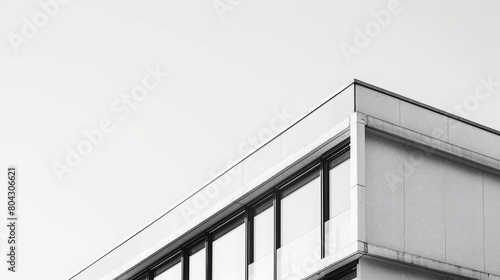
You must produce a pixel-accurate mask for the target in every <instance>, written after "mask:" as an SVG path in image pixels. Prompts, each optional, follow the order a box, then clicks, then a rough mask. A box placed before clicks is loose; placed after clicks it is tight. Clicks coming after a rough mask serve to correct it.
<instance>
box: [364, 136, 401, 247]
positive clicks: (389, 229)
mask: <svg viewBox="0 0 500 280" xmlns="http://www.w3.org/2000/svg"><path fill="white" fill-rule="evenodd" d="M402 154H403V147H402V146H400V145H397V144H394V143H392V142H389V141H386V140H383V139H381V138H378V137H376V136H372V135H367V137H366V209H367V210H366V238H367V241H368V242H369V243H371V244H376V245H378V246H383V247H386V248H389V249H394V250H398V251H403V250H404V214H403V204H404V202H403V160H402Z"/></svg>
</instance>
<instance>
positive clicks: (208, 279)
mask: <svg viewBox="0 0 500 280" xmlns="http://www.w3.org/2000/svg"><path fill="white" fill-rule="evenodd" d="M211 239H212V236H211V234H210V233H207V234H206V236H205V248H206V251H205V255H206V259H205V263H206V267H205V270H206V280H212V240H211Z"/></svg>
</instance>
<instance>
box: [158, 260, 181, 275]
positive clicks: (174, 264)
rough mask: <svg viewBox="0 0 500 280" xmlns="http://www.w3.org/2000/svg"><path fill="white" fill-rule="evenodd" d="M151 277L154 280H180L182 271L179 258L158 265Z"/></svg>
mask: <svg viewBox="0 0 500 280" xmlns="http://www.w3.org/2000/svg"><path fill="white" fill-rule="evenodd" d="M153 275H154V277H153V279H154V280H181V278H182V269H181V259H180V257H176V258H175V259H174V260H171V261H168V262H166V263H165V264H162V265H160V266H159V267H158V268H157V269H155V270H154V274H153Z"/></svg>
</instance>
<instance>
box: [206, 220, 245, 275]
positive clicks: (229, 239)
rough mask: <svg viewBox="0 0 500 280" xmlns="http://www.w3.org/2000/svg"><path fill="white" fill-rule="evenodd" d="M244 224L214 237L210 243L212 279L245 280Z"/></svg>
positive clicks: (239, 224)
mask: <svg viewBox="0 0 500 280" xmlns="http://www.w3.org/2000/svg"><path fill="white" fill-rule="evenodd" d="M245 252H246V251H245V224H244V223H243V221H241V222H239V223H238V224H237V226H236V227H233V228H230V230H228V229H225V230H223V231H222V232H219V233H217V234H215V235H214V241H213V243H212V279H213V280H245Z"/></svg>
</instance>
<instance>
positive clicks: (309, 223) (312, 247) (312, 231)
mask: <svg viewBox="0 0 500 280" xmlns="http://www.w3.org/2000/svg"><path fill="white" fill-rule="evenodd" d="M308 180H309V182H307V183H306V184H305V185H304V186H302V187H301V188H299V189H297V190H295V191H294V192H292V193H291V194H289V195H287V196H286V197H284V198H283V199H282V200H281V248H280V249H279V250H278V262H279V266H280V267H279V273H280V274H279V278H280V279H281V278H285V277H287V276H290V275H291V274H293V273H294V272H298V271H304V270H305V269H308V268H310V269H311V270H312V269H313V267H312V265H314V264H315V263H316V261H318V260H319V259H320V257H321V242H320V239H321V234H320V223H321V216H320V213H321V209H320V205H321V201H320V199H321V192H320V187H321V186H320V179H319V175H318V174H315V175H314V177H311V178H309V179H308Z"/></svg>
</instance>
